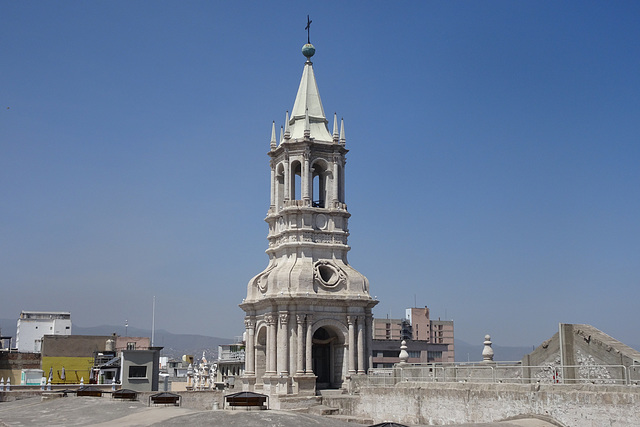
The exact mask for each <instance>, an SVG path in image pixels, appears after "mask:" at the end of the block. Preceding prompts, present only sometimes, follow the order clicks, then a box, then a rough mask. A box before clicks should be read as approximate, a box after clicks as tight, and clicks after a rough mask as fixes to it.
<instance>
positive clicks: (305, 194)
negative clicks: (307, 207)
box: [301, 149, 311, 202]
mask: <svg viewBox="0 0 640 427" xmlns="http://www.w3.org/2000/svg"><path fill="white" fill-rule="evenodd" d="M303 156H304V165H303V167H302V172H301V174H302V179H301V184H302V192H301V194H302V200H304V201H305V202H309V182H311V180H310V179H309V178H310V176H309V175H310V174H311V171H310V170H309V157H310V156H311V153H310V152H309V149H307V150H305V152H304V154H303Z"/></svg>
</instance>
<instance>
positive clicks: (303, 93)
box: [291, 61, 333, 142]
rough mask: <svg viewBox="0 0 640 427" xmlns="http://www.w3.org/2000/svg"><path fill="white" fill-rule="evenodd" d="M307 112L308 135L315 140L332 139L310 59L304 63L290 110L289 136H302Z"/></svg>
mask: <svg viewBox="0 0 640 427" xmlns="http://www.w3.org/2000/svg"><path fill="white" fill-rule="evenodd" d="M307 111H308V113H307ZM307 114H308V115H309V132H310V136H311V137H312V138H314V139H315V140H316V141H325V142H331V141H333V138H332V136H331V134H330V133H329V129H328V128H327V125H328V121H327V118H326V117H325V115H324V109H323V108H322V101H321V100H320V93H319V92H318V85H317V84H316V78H315V75H314V73H313V64H312V62H311V61H307V62H305V64H304V70H303V72H302V79H300V86H299V87H298V93H297V95H296V100H295V102H294V103H293V109H292V110H291V121H292V123H291V138H302V137H303V136H304V131H305V130H306V129H307V127H306V125H305V120H306V119H305V117H306V115H307Z"/></svg>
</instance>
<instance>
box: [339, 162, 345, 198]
mask: <svg viewBox="0 0 640 427" xmlns="http://www.w3.org/2000/svg"><path fill="white" fill-rule="evenodd" d="M338 201H339V202H341V203H345V197H344V167H342V166H338Z"/></svg>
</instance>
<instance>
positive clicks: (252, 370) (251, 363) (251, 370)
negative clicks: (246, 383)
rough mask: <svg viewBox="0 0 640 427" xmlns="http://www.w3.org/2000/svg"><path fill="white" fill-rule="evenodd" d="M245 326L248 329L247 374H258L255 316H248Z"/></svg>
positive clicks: (245, 371)
mask: <svg viewBox="0 0 640 427" xmlns="http://www.w3.org/2000/svg"><path fill="white" fill-rule="evenodd" d="M244 326H245V328H246V331H247V342H246V349H247V354H246V357H245V370H244V373H245V375H255V374H256V356H255V354H256V352H255V338H254V334H255V326H256V321H255V319H254V318H251V317H248V318H246V319H245V320H244Z"/></svg>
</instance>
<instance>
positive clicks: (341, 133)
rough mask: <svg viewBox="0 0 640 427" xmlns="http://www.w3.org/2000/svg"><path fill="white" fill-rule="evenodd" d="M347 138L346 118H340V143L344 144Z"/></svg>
mask: <svg viewBox="0 0 640 427" xmlns="http://www.w3.org/2000/svg"><path fill="white" fill-rule="evenodd" d="M346 141H347V140H346V139H345V138H344V118H341V119H340V143H341V144H344V143H345V142H346Z"/></svg>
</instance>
